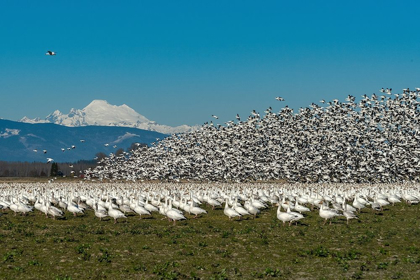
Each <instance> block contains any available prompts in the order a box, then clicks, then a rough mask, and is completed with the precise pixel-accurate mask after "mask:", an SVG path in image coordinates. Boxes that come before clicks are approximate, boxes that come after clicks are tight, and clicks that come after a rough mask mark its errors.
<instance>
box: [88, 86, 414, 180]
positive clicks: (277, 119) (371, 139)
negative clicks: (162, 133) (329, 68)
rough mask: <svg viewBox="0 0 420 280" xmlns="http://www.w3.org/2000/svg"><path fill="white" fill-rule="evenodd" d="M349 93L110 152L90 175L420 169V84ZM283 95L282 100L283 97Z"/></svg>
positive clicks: (409, 175)
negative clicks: (118, 152) (358, 97)
mask: <svg viewBox="0 0 420 280" xmlns="http://www.w3.org/2000/svg"><path fill="white" fill-rule="evenodd" d="M391 90H392V89H381V90H380V91H381V93H383V94H384V95H379V96H377V95H376V94H372V95H371V96H367V95H363V96H362V99H361V100H360V101H359V102H356V98H355V97H354V96H351V95H349V96H348V97H347V98H346V100H345V102H340V101H339V100H337V99H334V100H333V101H330V102H326V103H325V105H323V106H320V105H317V104H315V103H312V104H311V105H310V106H309V107H307V108H300V109H299V111H298V112H296V113H295V112H293V110H292V109H291V108H289V107H288V106H285V107H283V108H282V109H281V110H280V111H279V112H278V113H274V112H273V111H272V108H271V107H270V108H268V109H267V110H266V111H265V115H264V116H260V114H259V113H258V112H256V111H255V110H254V111H252V113H251V115H250V116H249V117H248V118H247V119H246V120H244V121H241V120H240V118H239V116H238V115H237V117H236V119H237V121H229V122H227V123H226V125H215V124H213V122H210V123H205V124H204V125H203V126H202V127H201V128H200V129H199V130H197V131H193V132H188V133H183V134H174V135H171V136H169V137H167V138H165V139H162V140H160V141H157V142H155V143H154V144H153V145H152V146H151V147H139V148H138V149H137V150H134V151H132V153H131V154H121V155H119V156H116V155H114V154H111V155H110V156H109V157H106V158H104V159H103V160H102V161H101V162H100V164H99V166H98V167H97V168H95V169H92V170H86V171H85V173H86V175H87V178H99V179H114V180H132V181H136V180H161V181H180V180H188V181H207V182H214V181H227V182H244V181H259V180H262V181H269V180H279V179H286V180H288V181H290V182H341V183H365V182H372V183H373V182H376V183H379V182H404V181H413V180H418V175H419V170H420V145H419V143H420V131H419V128H420V123H419V121H420V114H419V109H420V107H419V101H418V97H419V94H420V88H416V89H415V90H410V89H404V90H403V92H402V93H401V94H395V95H394V96H393V97H392V96H391V95H390V93H391ZM276 99H277V100H283V98H281V97H277V98H276Z"/></svg>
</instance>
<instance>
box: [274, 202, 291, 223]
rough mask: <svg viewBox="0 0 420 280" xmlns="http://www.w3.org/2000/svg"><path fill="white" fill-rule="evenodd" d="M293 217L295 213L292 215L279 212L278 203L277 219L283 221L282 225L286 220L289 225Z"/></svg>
mask: <svg viewBox="0 0 420 280" xmlns="http://www.w3.org/2000/svg"><path fill="white" fill-rule="evenodd" d="M295 218H296V217H295V215H292V214H290V213H287V212H281V205H280V204H279V206H278V207H277V219H279V220H280V221H282V222H283V226H284V224H285V223H286V222H288V223H289V226H290V224H291V222H292V220H293V219H295Z"/></svg>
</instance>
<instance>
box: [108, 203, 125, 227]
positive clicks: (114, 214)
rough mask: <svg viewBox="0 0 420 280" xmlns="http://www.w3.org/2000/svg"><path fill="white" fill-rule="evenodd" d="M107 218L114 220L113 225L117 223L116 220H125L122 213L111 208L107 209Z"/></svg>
mask: <svg viewBox="0 0 420 280" xmlns="http://www.w3.org/2000/svg"><path fill="white" fill-rule="evenodd" d="M108 216H110V217H112V218H114V224H116V223H117V219H121V218H127V217H126V216H125V215H124V213H123V212H121V211H120V210H118V209H114V208H112V207H110V208H109V209H108Z"/></svg>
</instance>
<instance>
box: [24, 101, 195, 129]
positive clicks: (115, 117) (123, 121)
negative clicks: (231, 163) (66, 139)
mask: <svg viewBox="0 0 420 280" xmlns="http://www.w3.org/2000/svg"><path fill="white" fill-rule="evenodd" d="M20 122H25V123H54V124H58V125H64V126H70V127H78V126H89V125H98V126H121V127H134V128H139V129H144V130H149V131H156V132H160V133H164V134H172V133H180V132H187V131H191V130H193V129H195V127H191V126H188V125H181V126H176V127H172V126H167V125H161V124H157V123H156V122H154V121H151V120H149V119H147V118H146V117H145V116H143V115H141V114H139V113H137V112H136V111H135V110H133V109H132V108H130V107H129V106H127V105H125V104H123V105H121V106H116V105H111V104H109V103H108V102H107V101H105V100H93V101H92V102H91V103H90V104H89V105H87V106H86V107H85V108H83V109H81V110H80V109H71V110H70V112H69V113H68V114H63V113H62V112H60V111H59V110H56V111H54V112H53V113H51V114H49V115H48V116H47V117H46V118H45V119H40V118H35V119H29V118H27V117H23V118H22V119H21V120H20Z"/></svg>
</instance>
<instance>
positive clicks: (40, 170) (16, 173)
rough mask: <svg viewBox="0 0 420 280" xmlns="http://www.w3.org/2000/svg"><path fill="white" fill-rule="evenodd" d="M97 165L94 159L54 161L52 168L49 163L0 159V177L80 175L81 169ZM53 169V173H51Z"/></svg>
mask: <svg viewBox="0 0 420 280" xmlns="http://www.w3.org/2000/svg"><path fill="white" fill-rule="evenodd" d="M96 165H97V161H96V160H80V161H78V162H75V163H56V165H54V167H56V168H57V172H55V170H54V169H55V168H53V170H52V166H53V165H52V164H51V163H45V162H9V161H0V177H49V176H51V175H53V176H66V177H73V176H78V177H80V176H81V175H82V174H83V170H85V169H88V168H93V167H95V166H96ZM51 171H53V174H51Z"/></svg>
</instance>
